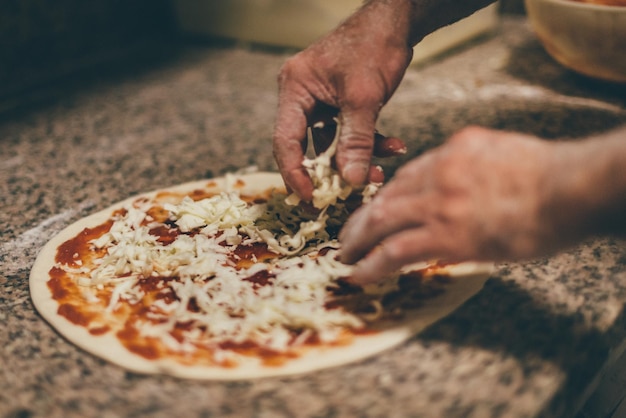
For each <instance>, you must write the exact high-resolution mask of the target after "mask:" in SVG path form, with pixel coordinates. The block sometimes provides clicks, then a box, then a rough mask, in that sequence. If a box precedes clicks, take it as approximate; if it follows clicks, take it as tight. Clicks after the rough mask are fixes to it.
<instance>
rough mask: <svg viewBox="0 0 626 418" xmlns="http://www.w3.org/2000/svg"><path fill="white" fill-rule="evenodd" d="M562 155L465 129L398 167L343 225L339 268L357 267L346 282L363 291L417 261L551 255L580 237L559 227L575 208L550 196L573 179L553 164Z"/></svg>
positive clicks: (532, 142) (529, 140) (544, 146)
mask: <svg viewBox="0 0 626 418" xmlns="http://www.w3.org/2000/svg"><path fill="white" fill-rule="evenodd" d="M570 154H571V152H570V151H569V149H568V147H566V146H559V145H557V144H555V143H549V142H547V141H542V140H539V139H537V138H533V137H530V136H526V135H521V134H517V133H506V132H498V131H492V130H488V129H483V128H475V127H473V128H466V129H465V130H463V131H461V132H459V133H457V134H456V135H454V136H453V137H452V138H450V140H449V141H448V142H447V143H445V144H444V145H442V146H441V147H439V148H437V149H434V150H431V151H430V152H427V153H426V154H424V155H423V156H422V157H420V158H417V159H415V160H413V161H411V162H409V163H407V164H406V165H405V166H404V167H402V168H401V169H399V170H398V172H397V173H396V176H395V177H394V178H393V179H392V180H391V181H390V182H389V183H388V184H387V185H386V186H384V187H383V188H382V189H381V190H380V191H379V193H378V195H377V196H376V197H374V199H373V201H372V202H371V203H370V204H368V205H366V206H364V207H362V208H361V209H359V210H358V211H357V212H356V213H355V214H354V215H353V216H352V217H351V218H350V219H349V220H348V222H347V224H346V225H345V227H344V229H343V230H342V232H341V234H340V236H339V239H340V241H341V242H342V261H343V262H346V263H350V264H352V263H357V265H356V267H355V271H354V275H353V277H352V280H353V281H354V282H356V283H368V282H372V281H376V280H379V279H381V278H383V277H385V275H386V274H388V273H392V272H393V271H396V270H397V269H399V268H401V267H402V266H405V265H408V264H411V263H414V262H418V261H426V260H432V259H439V260H445V261H450V262H459V261H468V260H474V261H481V260H491V261H496V260H504V259H507V260H510V259H513V260H514V259H525V258H530V257H534V256H538V255H544V254H547V253H550V252H551V251H554V250H555V249H557V248H559V247H562V246H563V245H565V244H567V243H569V242H571V241H573V240H574V239H575V238H577V234H580V233H581V231H576V228H572V224H575V222H565V221H563V220H562V219H559V217H561V218H563V217H564V215H563V214H564V213H569V214H570V215H568V216H571V217H572V218H575V216H574V215H571V214H573V213H574V212H575V211H576V208H574V207H567V206H565V207H563V205H567V203H566V202H567V199H561V200H559V199H557V198H555V196H558V195H559V194H561V195H562V193H561V192H558V193H557V192H556V191H557V190H559V188H560V187H561V184H566V183H567V181H563V180H564V179H567V176H568V175H573V174H572V167H569V168H568V169H566V168H565V167H568V164H565V167H562V166H561V164H562V163H563V162H564V161H567V160H568V158H569V156H570ZM573 189H574V188H573ZM575 194H576V193H573V195H575ZM579 194H581V193H579Z"/></svg>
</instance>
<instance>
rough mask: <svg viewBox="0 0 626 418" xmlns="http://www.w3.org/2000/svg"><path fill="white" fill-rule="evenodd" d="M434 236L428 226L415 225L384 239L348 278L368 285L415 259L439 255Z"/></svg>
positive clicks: (415, 260)
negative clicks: (415, 226) (434, 244)
mask: <svg viewBox="0 0 626 418" xmlns="http://www.w3.org/2000/svg"><path fill="white" fill-rule="evenodd" d="M437 256H438V252H437V251H435V247H434V246H433V240H432V237H431V236H430V233H429V231H428V229H426V228H421V227H417V228H412V229H408V230H405V231H402V232H400V233H397V234H395V235H393V236H392V237H390V238H388V239H386V240H385V241H383V243H382V244H381V245H379V246H378V247H377V248H376V249H375V250H374V251H372V252H371V253H370V254H368V256H367V257H365V258H364V259H362V260H361V261H360V262H359V263H358V264H357V265H356V266H355V268H354V270H353V272H352V275H351V276H350V278H349V279H348V281H350V282H352V283H355V284H359V285H364V284H368V283H374V282H377V281H380V280H383V279H384V278H386V277H387V276H388V275H389V274H390V273H392V272H395V271H398V270H400V269H401V268H402V267H404V266H406V265H409V264H413V263H415V262H419V261H424V260H432V259H434V258H437Z"/></svg>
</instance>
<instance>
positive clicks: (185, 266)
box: [74, 140, 375, 352]
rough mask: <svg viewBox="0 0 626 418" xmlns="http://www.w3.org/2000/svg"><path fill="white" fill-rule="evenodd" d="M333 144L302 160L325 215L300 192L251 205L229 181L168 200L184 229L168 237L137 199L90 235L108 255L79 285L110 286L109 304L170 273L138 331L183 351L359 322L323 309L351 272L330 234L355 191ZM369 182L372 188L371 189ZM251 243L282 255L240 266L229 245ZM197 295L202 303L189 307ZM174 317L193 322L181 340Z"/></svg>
mask: <svg viewBox="0 0 626 418" xmlns="http://www.w3.org/2000/svg"><path fill="white" fill-rule="evenodd" d="M335 148H336V140H335V141H334V143H333V145H332V146H331V147H330V148H329V149H328V151H327V152H325V153H323V154H321V155H319V156H318V157H317V158H315V159H313V160H306V161H305V162H304V166H305V167H306V168H307V170H308V172H309V174H310V176H311V178H312V179H313V182H314V185H315V192H314V194H313V196H314V200H313V203H314V206H315V207H316V208H318V209H319V210H320V211H319V213H316V214H312V213H310V212H309V211H307V210H304V209H303V208H301V207H300V206H294V205H293V203H295V200H294V198H293V197H288V198H287V199H286V196H285V195H284V194H274V195H273V196H272V197H271V198H270V199H269V201H267V202H265V203H254V204H251V203H247V202H245V201H244V200H242V199H241V196H240V195H239V193H238V191H237V188H228V187H227V190H224V191H223V192H222V193H220V194H218V195H215V196H213V197H210V198H206V199H202V200H198V201H194V200H193V199H191V198H189V197H185V198H183V199H182V201H180V202H179V203H177V204H165V205H164V209H165V210H167V211H168V213H169V221H170V222H174V223H175V224H176V226H177V227H178V229H179V230H180V231H181V232H182V233H181V234H178V235H177V236H176V239H174V240H173V242H171V243H168V244H163V243H161V242H159V241H158V239H157V238H158V237H156V236H154V235H152V234H150V231H151V229H152V228H154V227H157V226H162V225H163V224H162V223H157V222H155V221H154V220H153V219H152V218H151V217H150V216H149V215H148V210H149V209H150V208H151V206H153V205H154V202H152V201H139V202H133V204H129V205H127V206H126V207H125V211H122V212H119V213H123V214H119V215H116V217H115V218H114V222H113V225H112V227H111V229H110V231H109V232H107V233H105V234H104V235H102V236H101V237H100V238H98V239H96V240H94V241H93V242H92V243H91V244H92V245H93V248H94V249H97V250H103V249H104V250H105V251H106V254H105V255H104V256H103V257H101V258H99V259H97V260H96V263H97V264H96V267H95V268H94V269H90V270H89V272H88V274H83V275H82V277H81V278H80V279H79V280H78V283H79V284H80V285H82V286H85V287H86V288H87V289H89V288H92V289H93V288H100V289H101V288H103V286H111V287H112V289H113V290H112V296H111V299H110V302H109V305H108V308H107V309H108V311H109V312H113V311H114V310H115V308H116V306H117V305H118V304H119V303H120V302H122V301H123V302H126V303H129V304H134V303H137V302H138V301H140V300H141V299H142V297H144V294H143V291H142V288H141V286H139V285H138V284H139V281H140V280H145V279H146V278H151V277H154V278H173V279H172V280H168V281H167V283H162V284H161V285H162V286H163V288H162V291H163V292H172V291H173V292H174V293H175V296H176V297H175V298H174V300H169V301H168V302H165V300H163V299H158V300H157V301H156V302H155V303H153V304H152V305H151V306H150V311H149V313H148V315H147V317H146V319H145V320H144V321H143V323H142V324H141V326H140V327H139V331H140V333H141V334H142V335H144V336H148V337H158V338H159V339H160V340H161V341H162V342H163V343H164V344H166V346H167V347H168V348H169V349H171V350H175V351H178V352H186V351H193V350H194V349H195V348H194V347H196V345H198V344H204V345H208V346H211V347H213V348H214V349H215V350H216V351H217V352H219V345H220V344H221V343H225V342H230V343H235V344H237V343H244V342H254V343H256V344H258V345H259V346H262V347H264V348H268V349H271V350H275V351H278V352H283V351H286V350H288V349H289V347H290V346H294V345H298V344H300V343H303V342H304V341H305V340H306V339H307V338H309V337H310V336H311V335H315V336H316V337H317V338H318V339H319V340H320V341H322V342H332V341H335V340H336V339H337V338H339V336H340V334H341V332H342V330H344V329H346V328H349V329H354V328H360V327H362V326H363V322H362V320H361V319H360V318H359V317H357V316H356V315H355V314H353V313H349V312H346V311H344V310H343V309H340V308H334V309H328V308H327V303H328V289H329V288H333V287H336V286H337V285H336V281H337V279H339V278H341V277H346V276H349V275H350V273H351V268H350V266H347V265H344V264H342V263H341V262H339V261H338V248H339V244H338V242H337V241H336V239H332V237H331V236H330V235H329V233H328V227H329V226H333V225H334V226H335V227H338V225H340V224H341V223H342V222H344V221H345V218H346V217H347V215H348V214H347V210H346V209H345V205H344V204H343V201H344V200H345V199H346V198H347V197H348V196H349V195H350V193H352V189H351V188H350V187H349V186H347V185H346V184H345V183H344V182H343V180H341V178H340V177H339V175H338V173H337V172H336V171H335V170H334V169H333V168H332V167H331V158H332V155H333V153H334V151H335ZM229 183H232V182H229ZM368 190H369V192H370V195H371V192H372V191H375V188H374V189H372V188H370V189H368ZM333 222H334V224H333ZM254 243H265V244H267V246H268V248H269V249H270V250H271V251H272V252H274V253H276V255H277V256H276V257H275V258H272V259H270V260H264V261H258V260H253V261H254V262H253V264H252V265H250V266H249V267H247V268H237V266H236V265H234V263H233V260H232V253H233V250H234V249H235V248H236V247H237V246H248V245H252V244H254ZM321 249H324V251H320V250H321ZM74 273H75V272H74ZM260 273H270V274H271V277H272V279H271V281H272V282H271V285H258V284H255V283H254V281H253V280H246V279H249V278H251V277H253V276H255V275H257V274H260ZM192 299H193V302H194V305H195V306H196V307H197V309H194V310H189V309H188V306H189V304H190V301H191V300H192ZM177 323H191V324H192V325H193V326H192V327H191V329H189V330H188V331H186V332H185V334H184V338H183V340H182V341H181V340H180V338H178V339H176V338H174V337H173V336H172V331H173V330H174V328H175V326H176V324H177ZM294 335H298V337H297V338H298V340H297V341H293V338H294Z"/></svg>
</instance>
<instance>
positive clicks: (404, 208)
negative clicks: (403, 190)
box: [339, 196, 424, 264]
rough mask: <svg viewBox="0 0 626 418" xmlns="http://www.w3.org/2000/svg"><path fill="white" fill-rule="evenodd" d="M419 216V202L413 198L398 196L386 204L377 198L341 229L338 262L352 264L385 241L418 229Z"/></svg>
mask: <svg viewBox="0 0 626 418" xmlns="http://www.w3.org/2000/svg"><path fill="white" fill-rule="evenodd" d="M423 212H424V211H423V209H422V208H420V202H419V201H418V200H417V199H415V198H414V197H409V196H400V197H398V198H397V199H393V200H388V199H381V198H380V196H377V197H376V198H375V199H374V200H373V201H372V203H370V204H369V205H366V206H364V207H363V208H361V209H360V210H358V211H357V212H356V213H355V214H354V215H353V216H351V217H350V219H349V220H348V222H347V223H346V225H345V226H344V228H343V229H342V231H341V233H340V235H339V240H340V241H341V245H342V255H341V261H342V262H344V263H347V264H353V263H355V262H357V261H358V260H360V259H361V258H363V257H365V255H366V254H367V253H369V252H370V251H372V249H373V248H375V247H376V246H377V245H378V244H379V243H380V242H381V241H383V240H384V239H385V238H386V237H389V236H392V235H394V234H396V233H398V232H401V231H403V230H405V229H412V228H417V227H420V226H422V223H423V222H422V220H423V217H422V216H421V213H423Z"/></svg>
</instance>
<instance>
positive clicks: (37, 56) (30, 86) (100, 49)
mask: <svg viewBox="0 0 626 418" xmlns="http://www.w3.org/2000/svg"><path fill="white" fill-rule="evenodd" d="M171 1H172V0H130V1H128V0H91V1H87V2H86V1H83V0H57V1H55V2H50V1H44V0H4V1H3V2H2V6H0V112H2V111H3V109H7V108H10V107H12V106H15V105H16V104H15V102H16V100H17V101H18V102H19V101H20V100H18V99H21V100H22V101H23V100H25V98H26V97H29V95H32V94H33V91H34V90H37V89H41V88H43V87H46V86H49V85H50V84H54V83H59V82H60V81H62V80H64V79H65V80H67V79H68V78H73V77H75V76H76V75H77V74H85V73H88V72H89V71H94V70H95V69H98V68H99V69H102V68H101V67H102V66H110V65H113V66H115V65H114V64H115V63H117V64H118V65H120V64H127V65H126V67H127V68H132V67H133V65H135V64H137V62H139V61H143V62H150V59H157V58H156V57H158V56H161V55H162V54H163V51H162V49H168V48H171V44H172V43H179V42H180V40H181V36H180V33H179V30H178V28H177V25H176V16H175V13H174V8H173V6H172V4H171ZM500 9H501V11H502V12H503V13H523V4H522V0H501V1H500Z"/></svg>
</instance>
